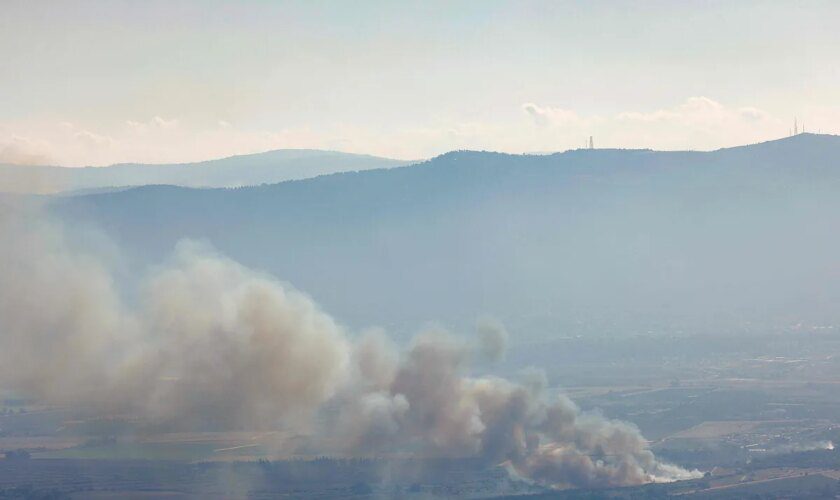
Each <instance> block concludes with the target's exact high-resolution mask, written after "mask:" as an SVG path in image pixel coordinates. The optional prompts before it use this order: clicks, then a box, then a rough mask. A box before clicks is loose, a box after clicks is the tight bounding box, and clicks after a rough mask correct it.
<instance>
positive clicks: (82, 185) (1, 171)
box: [0, 149, 407, 194]
mask: <svg viewBox="0 0 840 500" xmlns="http://www.w3.org/2000/svg"><path fill="white" fill-rule="evenodd" d="M406 163H407V162H404V161H399V160H391V159H387V158H378V157H375V156H368V155H357V154H350V153H339V152H335V151H318V150H307V149H282V150H277V151H268V152H266V153H257V154H250V155H240V156H231V157H229V158H221V159H218V160H209V161H202V162H196V163H179V164H169V165H144V164H119V165H112V166H110V167H84V168H66V167H49V166H20V165H0V192H7V193H41V194H43V193H55V192H61V191H85V190H97V189H103V188H113V187H124V186H142V185H148V184H171V185H175V186H185V187H237V186H257V185H260V184H274V183H277V182H282V181H287V180H294V179H306V178H309V177H316V176H319V175H324V174H332V173H335V172H346V171H356V170H369V169H375V168H390V167H395V166H400V165H405V164H406Z"/></svg>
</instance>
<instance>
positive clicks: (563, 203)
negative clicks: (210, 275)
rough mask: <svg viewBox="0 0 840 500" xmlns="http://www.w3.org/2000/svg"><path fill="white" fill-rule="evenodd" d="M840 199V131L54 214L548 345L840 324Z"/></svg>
mask: <svg viewBox="0 0 840 500" xmlns="http://www.w3.org/2000/svg"><path fill="white" fill-rule="evenodd" d="M838 192H840V137H836V136H817V135H811V134H802V135H799V136H796V137H793V138H789V139H783V140H780V141H773V142H768V143H763V144H757V145H753V146H746V147H740V148H732V149H724V150H719V151H714V152H654V151H647V150H579V151H570V152H566V153H560V154H554V155H548V156H519V155H505V154H497V153H485V152H468V151H466V152H452V153H448V154H445V155H442V156H440V157H437V158H434V159H432V160H429V161H427V162H424V163H421V164H418V165H414V166H409V167H404V168H397V169H390V170H375V171H367V172H357V173H345V174H335V175H330V176H324V177H318V178H315V179H309V180H304V181H295V182H286V183H281V184H276V185H270V186H259V187H252V188H242V189H233V190H230V189H215V190H196V189H184V188H176V187H167V186H147V187H142V188H136V189H130V190H126V191H122V192H115V193H106V194H97V195H90V196H80V197H74V198H71V199H63V200H56V201H55V202H54V205H53V207H54V209H55V212H56V213H58V214H60V215H62V216H63V217H65V218H66V219H68V220H88V221H94V222H95V223H96V224H98V225H100V226H101V227H103V228H104V229H105V230H106V231H107V232H108V233H109V234H111V235H112V236H113V237H114V238H115V239H116V240H117V241H118V242H119V243H121V244H122V245H123V246H124V247H125V248H126V249H128V251H129V253H130V255H131V256H132V258H134V259H136V260H137V261H142V262H154V261H156V260H158V259H160V258H163V257H164V256H165V255H167V254H168V252H170V251H171V249H172V247H173V245H174V244H175V243H176V241H177V240H178V239H180V238H182V237H191V238H199V239H205V240H209V241H210V242H211V243H212V244H213V245H215V246H216V247H217V248H219V249H220V250H221V251H222V252H224V253H227V254H229V255H231V256H232V257H234V258H236V259H238V260H240V261H242V262H243V263H245V264H247V265H250V266H255V267H258V268H261V269H265V270H267V271H270V272H272V273H274V274H275V275H277V276H278V277H280V278H281V279H285V280H289V281H291V282H292V283H293V284H294V285H296V286H297V287H298V288H300V289H302V290H304V291H306V292H308V293H310V294H312V295H313V296H314V297H315V298H316V299H317V300H318V301H319V302H321V303H322V304H323V305H324V306H325V308H326V309H327V310H329V311H331V312H334V313H336V314H337V316H338V317H339V318H340V319H342V320H344V321H349V322H351V323H353V324H359V325H369V324H383V323H384V324H388V325H402V324H411V325H416V324H417V322H420V321H425V320H440V321H445V322H449V323H456V324H458V323H464V324H465V323H467V322H469V321H472V320H473V319H474V318H475V316H476V315H480V314H493V315H496V316H498V317H500V318H502V319H503V320H505V321H507V322H508V323H509V325H512V326H513V328H516V329H518V330H519V331H521V332H527V334H528V335H534V336H541V335H557V334H563V335H567V334H577V333H586V334H589V333H640V332H641V333H644V332H647V331H650V330H655V331H672V332H673V331H685V330H695V331H711V330H720V329H726V330H732V331H734V330H743V329H756V328H762V329H764V328H781V327H787V326H789V325H792V324H796V323H798V322H804V323H805V324H807V325H810V324H824V323H833V324H838V323H840V309H838V308H837V307H836V304H837V303H840V265H838V262H840V261H838V258H837V249H838V248H840V198H838V196H837V193H838ZM523 335H525V333H523Z"/></svg>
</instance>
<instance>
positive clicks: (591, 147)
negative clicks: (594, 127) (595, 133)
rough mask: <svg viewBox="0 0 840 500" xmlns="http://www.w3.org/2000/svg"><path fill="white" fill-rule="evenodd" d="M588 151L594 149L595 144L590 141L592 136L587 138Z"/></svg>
mask: <svg viewBox="0 0 840 500" xmlns="http://www.w3.org/2000/svg"><path fill="white" fill-rule="evenodd" d="M589 149H595V142H593V141H592V136H591V135H590V136H589Z"/></svg>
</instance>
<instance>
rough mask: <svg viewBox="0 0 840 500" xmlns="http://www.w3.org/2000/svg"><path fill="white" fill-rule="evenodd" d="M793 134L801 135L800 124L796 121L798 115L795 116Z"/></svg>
mask: <svg viewBox="0 0 840 500" xmlns="http://www.w3.org/2000/svg"><path fill="white" fill-rule="evenodd" d="M793 135H799V124H798V123H797V121H796V117H795V116H794V117H793Z"/></svg>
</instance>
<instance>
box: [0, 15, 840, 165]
mask: <svg viewBox="0 0 840 500" xmlns="http://www.w3.org/2000/svg"><path fill="white" fill-rule="evenodd" d="M838 20H840V2H837V1H825V2H819V1H813V2H811V1H790V2H770V1H760V2H759V1H757V2H753V1H742V2H736V1H720V2H717V1H692V2H684V1H670V2H664V1H644V2H642V1H639V2H618V1H616V2H606V1H588V2H563V1H545V2H543V1H510V2H497V1H475V2H467V1H464V2H448V1H446V2H444V1H440V2H438V1H423V2H396V1H394V2H384V1H382V2H376V1H352V2H351V1H341V2H339V1H336V2H316V1H305V2H304V1H302V2H279V1H275V2H244V1H240V2H233V1H231V2H212V1H207V0H200V1H199V0H195V1H176V0H167V1H153V0H145V1H142V2H139V1H125V2H123V1H115V0H109V1H101V2H93V1H90V2H84V1H55V2H39V1H32V0H30V1H20V2H18V1H13V0H2V3H0V60H2V64H0V162H16V163H53V164H61V165H86V164H93V165H101V164H108V163H114V162H124V161H142V162H168V161H185V160H196V159H206V158H213V157H218V156H223V155H229V154H236V153H245V152H254V151H262V150H267V149H275V148H325V149H337V150H342V151H351V152H362V153H370V154H376V155H382V156H390V157H396V158H404V159H414V158H421V157H428V156H432V155H435V154H438V153H442V152H445V151H447V150H451V149H490V150H500V151H510V152H523V151H555V150H564V149H569V148H575V147H580V146H582V145H583V144H584V141H585V140H586V138H587V137H588V136H589V135H593V136H594V138H595V144H596V146H603V147H652V148H658V149H684V148H693V149H714V148H717V147H722V146H729V145H735V144H741V143H749V142H756V141H760V140H766V139H772V138H776V137H780V136H783V135H786V134H787V133H788V130H789V128H790V127H791V126H792V121H793V117H794V116H798V117H799V118H800V120H804V121H805V125H806V127H807V128H808V129H809V131H810V130H813V131H817V130H822V131H823V132H832V133H837V132H840V57H838V51H839V50H840V30H839V29H837V23H838Z"/></svg>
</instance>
